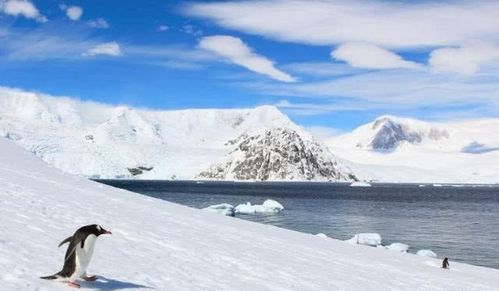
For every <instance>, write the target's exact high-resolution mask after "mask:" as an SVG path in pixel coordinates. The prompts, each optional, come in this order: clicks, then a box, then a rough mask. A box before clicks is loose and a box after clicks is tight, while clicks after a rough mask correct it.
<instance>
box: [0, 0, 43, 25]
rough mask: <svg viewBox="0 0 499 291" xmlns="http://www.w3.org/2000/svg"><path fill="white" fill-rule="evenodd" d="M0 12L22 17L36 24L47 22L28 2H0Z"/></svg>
mask: <svg viewBox="0 0 499 291" xmlns="http://www.w3.org/2000/svg"><path fill="white" fill-rule="evenodd" d="M0 12H3V13H5V14H7V15H11V16H24V17H26V18H29V19H34V20H36V21H38V22H46V21H47V18H46V17H45V16H43V15H42V14H41V13H40V11H39V10H38V9H37V8H36V6H35V5H34V4H33V3H31V2H30V1H28V0H6V1H0Z"/></svg>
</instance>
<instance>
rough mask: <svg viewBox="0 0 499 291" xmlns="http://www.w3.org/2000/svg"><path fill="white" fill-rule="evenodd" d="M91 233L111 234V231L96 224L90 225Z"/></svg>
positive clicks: (96, 234)
mask: <svg viewBox="0 0 499 291" xmlns="http://www.w3.org/2000/svg"><path fill="white" fill-rule="evenodd" d="M92 233H93V234H95V236H99V235H101V234H112V232H110V231H109V230H106V229H104V228H103V227H102V226H100V225H98V224H93V225H92Z"/></svg>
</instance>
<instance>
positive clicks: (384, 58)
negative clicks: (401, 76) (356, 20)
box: [331, 43, 420, 69]
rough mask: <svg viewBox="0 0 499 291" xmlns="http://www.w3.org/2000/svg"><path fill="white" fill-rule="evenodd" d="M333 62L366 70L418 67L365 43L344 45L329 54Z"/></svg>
mask: <svg viewBox="0 0 499 291" xmlns="http://www.w3.org/2000/svg"><path fill="white" fill-rule="evenodd" d="M331 57H332V58H334V59H335V60H339V61H345V62H346V63H348V64H349V65H351V66H352V67H356V68H366V69H395V68H418V67H420V65H418V64H417V63H414V62H410V61H406V60H404V59H402V57H400V56H399V55H397V54H395V53H393V52H391V51H389V50H387V49H384V48H381V47H378V46H375V45H372V44H367V43H345V44H342V45H340V46H339V47H337V48H336V49H334V50H333V51H332V52H331Z"/></svg>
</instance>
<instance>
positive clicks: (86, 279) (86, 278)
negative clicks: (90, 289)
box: [82, 276, 97, 282]
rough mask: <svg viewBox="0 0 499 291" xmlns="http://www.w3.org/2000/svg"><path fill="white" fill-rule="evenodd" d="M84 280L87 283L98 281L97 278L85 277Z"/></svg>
mask: <svg viewBox="0 0 499 291" xmlns="http://www.w3.org/2000/svg"><path fill="white" fill-rule="evenodd" d="M82 279H83V280H85V281H87V282H94V281H96V280H97V276H85V277H82Z"/></svg>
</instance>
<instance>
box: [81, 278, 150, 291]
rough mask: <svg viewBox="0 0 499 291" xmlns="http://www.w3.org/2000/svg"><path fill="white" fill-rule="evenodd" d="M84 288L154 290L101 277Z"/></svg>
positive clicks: (84, 285) (85, 284) (87, 283)
mask: <svg viewBox="0 0 499 291" xmlns="http://www.w3.org/2000/svg"><path fill="white" fill-rule="evenodd" d="M81 287H82V288H89V289H95V290H122V289H141V288H142V289H152V288H151V287H149V286H145V285H140V284H135V283H132V282H126V281H119V280H115V279H111V278H106V277H102V276H99V278H98V279H97V281H94V282H83V283H82V285H81Z"/></svg>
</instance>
